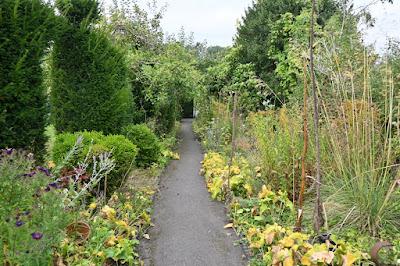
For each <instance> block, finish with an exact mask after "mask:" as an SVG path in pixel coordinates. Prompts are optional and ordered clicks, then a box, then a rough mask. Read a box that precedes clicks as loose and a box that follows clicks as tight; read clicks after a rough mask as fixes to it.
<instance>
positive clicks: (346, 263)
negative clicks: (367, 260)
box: [342, 252, 358, 266]
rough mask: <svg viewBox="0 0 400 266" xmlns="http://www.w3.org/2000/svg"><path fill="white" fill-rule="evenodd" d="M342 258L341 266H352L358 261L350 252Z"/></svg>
mask: <svg viewBox="0 0 400 266" xmlns="http://www.w3.org/2000/svg"><path fill="white" fill-rule="evenodd" d="M342 258H343V266H352V265H353V264H354V262H356V261H357V260H358V258H357V257H356V256H354V255H353V254H351V253H350V252H347V254H346V255H343V256H342Z"/></svg>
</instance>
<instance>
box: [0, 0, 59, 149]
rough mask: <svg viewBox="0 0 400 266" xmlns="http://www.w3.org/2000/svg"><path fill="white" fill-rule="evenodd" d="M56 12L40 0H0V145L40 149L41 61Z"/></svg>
mask: <svg viewBox="0 0 400 266" xmlns="http://www.w3.org/2000/svg"><path fill="white" fill-rule="evenodd" d="M55 25H56V17H55V15H54V12H53V9H52V8H51V6H49V5H47V4H44V3H43V2H42V1H41V0H19V1H15V0H1V1H0V147H14V148H23V149H28V150H31V151H34V152H38V153H39V154H40V152H41V151H42V150H43V149H44V143H45V141H46V139H45V137H44V134H43V133H44V128H45V115H46V89H45V88H44V86H43V75H42V68H41V63H42V60H43V57H44V55H45V53H46V48H47V47H48V46H49V41H50V39H51V37H52V36H53V35H54V34H55V31H54V29H55Z"/></svg>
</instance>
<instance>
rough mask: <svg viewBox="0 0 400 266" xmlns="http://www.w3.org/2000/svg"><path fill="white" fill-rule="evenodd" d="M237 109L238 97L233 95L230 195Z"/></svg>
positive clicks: (229, 169)
mask: <svg viewBox="0 0 400 266" xmlns="http://www.w3.org/2000/svg"><path fill="white" fill-rule="evenodd" d="M236 109H237V95H236V93H235V92H234V93H233V110H232V139H231V156H230V158H229V166H228V192H229V193H230V187H231V184H230V179H231V167H232V164H233V157H234V156H235V152H236V111H237V110H236Z"/></svg>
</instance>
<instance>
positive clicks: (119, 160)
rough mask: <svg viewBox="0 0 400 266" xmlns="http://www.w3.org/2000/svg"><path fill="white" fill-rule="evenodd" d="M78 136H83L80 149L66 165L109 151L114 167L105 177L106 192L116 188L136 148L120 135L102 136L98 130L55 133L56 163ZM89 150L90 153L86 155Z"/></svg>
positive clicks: (126, 171)
mask: <svg viewBox="0 0 400 266" xmlns="http://www.w3.org/2000/svg"><path fill="white" fill-rule="evenodd" d="M79 136H82V137H83V141H82V145H83V147H82V149H80V150H79V151H78V152H77V153H76V154H73V155H72V158H71V160H70V162H69V164H68V165H67V167H72V166H75V165H77V164H78V163H79V162H81V161H83V160H84V159H85V157H86V156H89V158H90V156H92V155H100V154H102V153H104V152H111V153H112V158H113V159H114V160H115V169H114V170H113V171H112V172H111V173H110V174H109V176H108V178H107V193H111V192H112V191H114V190H115V189H117V188H118V187H119V186H120V185H121V183H122V182H123V180H124V177H125V175H126V174H127V173H128V171H129V170H130V169H131V168H132V165H133V163H134V160H135V158H136V155H137V152H138V149H137V148H136V146H135V145H134V144H133V143H132V142H130V141H129V140H128V139H126V138H125V137H124V136H122V135H109V136H104V135H103V134H102V133H100V132H95V131H92V132H87V131H85V132H77V133H74V134H72V133H62V134H59V135H57V137H56V141H55V143H54V148H53V155H52V157H53V160H54V162H55V163H56V164H59V163H61V162H62V161H63V159H64V156H65V154H67V152H68V151H69V150H71V148H72V147H73V146H74V145H75V143H76V141H77V139H78V137H79ZM89 151H90V154H89V155H88V153H89Z"/></svg>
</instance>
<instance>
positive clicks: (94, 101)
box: [51, 0, 133, 134]
mask: <svg viewBox="0 0 400 266" xmlns="http://www.w3.org/2000/svg"><path fill="white" fill-rule="evenodd" d="M65 1H66V0H65ZM65 1H63V2H65ZM59 2H60V1H59ZM67 2H70V4H71V5H72V6H74V5H77V4H78V3H79V4H80V5H79V6H81V5H82V3H87V4H88V5H90V7H93V2H95V1H88V0H71V1H67ZM58 5H60V4H58ZM64 10H66V11H65V12H67V13H66V14H64V16H65V24H66V25H65V27H64V31H63V32H62V33H61V34H60V36H59V38H58V39H57V40H56V42H55V44H54V47H53V52H52V58H51V62H52V67H51V78H52V92H51V105H52V121H53V122H54V125H55V127H56V129H57V130H58V131H59V132H65V131H66V132H75V131H83V130H89V131H91V130H95V131H102V132H103V133H104V134H110V133H112V134H116V133H119V132H120V131H121V128H122V127H123V126H125V125H127V124H128V123H129V122H131V120H132V119H131V118H132V108H133V99H132V92H131V91H130V86H129V72H128V67H127V62H126V59H125V56H124V54H123V52H122V51H121V50H120V49H119V48H118V47H115V46H114V45H113V44H112V43H111V41H110V40H109V39H108V36H107V34H106V33H105V32H102V31H101V30H100V29H97V28H96V27H94V26H93V25H91V24H90V23H89V22H90V20H85V19H84V20H83V21H82V22H81V23H80V24H79V25H76V24H75V20H74V21H73V22H74V23H73V22H71V21H70V20H71V19H72V18H74V17H76V16H78V17H80V18H79V19H81V16H82V14H79V15H76V16H75V15H72V14H70V13H68V12H72V11H73V10H76V8H73V7H72V8H71V9H64ZM85 10H87V11H90V12H89V13H90V14H88V16H92V14H93V13H97V11H93V10H92V9H91V8H86V9H85ZM93 19H95V17H93Z"/></svg>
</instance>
